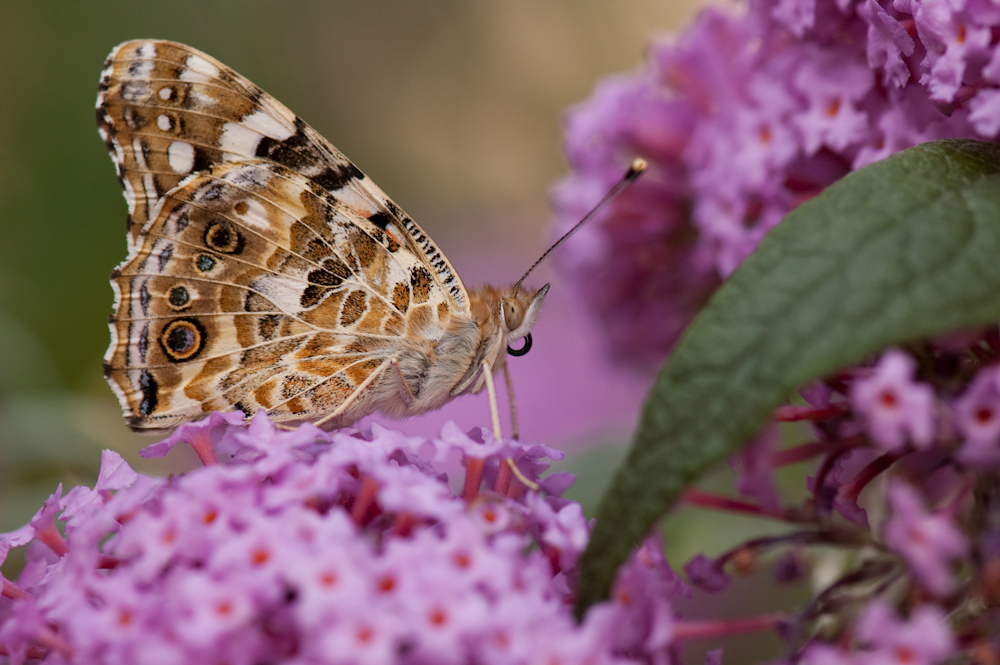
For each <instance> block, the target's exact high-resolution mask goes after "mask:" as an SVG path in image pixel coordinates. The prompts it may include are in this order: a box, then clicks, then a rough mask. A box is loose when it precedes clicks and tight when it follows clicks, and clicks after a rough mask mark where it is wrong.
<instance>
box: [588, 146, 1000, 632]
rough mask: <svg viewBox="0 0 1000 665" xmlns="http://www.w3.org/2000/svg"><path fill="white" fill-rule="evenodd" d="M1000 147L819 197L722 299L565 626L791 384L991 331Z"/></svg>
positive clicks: (656, 408) (664, 405) (941, 155)
mask: <svg viewBox="0 0 1000 665" xmlns="http://www.w3.org/2000/svg"><path fill="white" fill-rule="evenodd" d="M998 172H1000V146H997V145H993V144H987V143H977V142H973V141H938V142H934V143H926V144H923V145H920V146H917V147H915V148H911V149H909V150H904V151H902V152H900V153H898V154H896V155H894V156H892V157H890V158H889V159H886V160H884V161H882V162H878V163H875V164H871V165H870V166H867V167H865V168H864V169H861V170H860V171H857V172H855V173H853V174H851V175H848V176H846V177H845V178H843V179H842V180H840V181H838V182H837V183H835V184H833V185H831V186H830V187H828V188H827V189H826V190H825V191H824V192H823V193H822V194H820V195H819V196H818V197H816V198H815V199H813V200H811V201H809V202H807V203H804V204H802V205H801V206H800V207H799V208H798V209H796V210H795V211H794V212H792V213H791V214H789V215H788V216H787V217H786V218H785V219H784V221H782V223H781V224H780V225H778V226H777V227H776V228H775V229H774V230H772V231H771V232H770V233H769V234H768V235H767V237H765V238H764V240H763V241H762V242H761V243H760V246H759V247H758V249H757V251H756V252H754V254H753V255H752V256H750V257H749V258H748V259H747V260H746V261H745V262H744V263H743V265H742V266H740V268H739V269H738V270H737V271H736V272H735V273H733V274H732V276H731V277H730V278H729V279H728V280H727V281H726V282H725V283H724V284H723V285H722V286H721V287H720V288H719V289H718V291H717V292H716V293H715V295H714V296H713V297H712V299H711V300H710V302H709V303H708V305H707V306H706V307H705V309H704V310H703V311H702V312H701V313H700V314H699V315H698V317H697V318H695V320H694V321H693V322H692V323H691V325H690V326H689V327H688V329H687V330H686V331H685V333H684V335H683V336H682V338H681V340H680V341H679V342H678V344H677V346H676V347H675V349H674V351H673V353H672V354H671V356H670V358H669V360H668V361H667V364H666V365H665V366H664V367H663V369H662V370H661V372H660V375H659V377H658V378H657V381H656V384H655V386H654V387H653V390H652V392H651V393H650V395H649V397H648V399H647V401H646V404H645V407H644V409H643V413H642V418H641V421H640V424H639V429H638V432H637V433H636V437H635V441H634V442H633V445H632V448H631V450H630V451H629V454H628V456H627V458H626V460H625V462H624V465H623V466H621V467H620V468H619V469H618V472H617V474H616V475H615V478H614V480H613V481H612V483H611V487H610V489H609V490H608V492H607V493H606V494H605V495H604V497H603V499H602V501H601V505H600V507H599V508H598V513H597V528H596V530H595V531H594V534H593V537H592V538H591V541H590V546H589V547H588V549H587V551H586V552H585V553H584V556H583V560H582V562H581V566H582V576H581V581H580V590H579V600H578V605H577V612H578V613H579V614H580V615H582V614H583V612H584V611H585V610H586V608H587V607H589V606H590V605H591V604H593V603H594V602H596V601H598V600H601V599H603V598H606V597H607V595H608V592H609V590H610V588H611V583H612V581H613V579H614V574H615V570H616V569H617V567H618V566H619V565H620V564H621V563H622V561H624V560H625V558H626V557H627V556H628V554H629V553H630V552H631V551H632V548H633V547H634V545H635V544H636V543H638V542H640V541H641V540H642V539H643V538H644V537H645V536H646V535H647V534H648V533H649V531H650V529H651V527H652V525H653V523H654V522H655V521H656V519H657V518H658V517H660V516H661V515H663V514H664V513H665V512H666V511H667V509H668V508H669V507H670V506H671V504H672V503H673V502H674V501H675V500H676V498H677V497H678V495H679V494H680V493H681V492H682V491H683V489H684V488H685V486H686V485H688V484H689V483H690V482H691V481H692V480H694V479H695V478H696V477H698V475H699V474H701V473H702V472H704V471H705V470H706V469H707V468H709V467H711V466H712V465H714V464H716V463H718V462H719V461H720V460H722V459H724V458H726V457H727V456H729V455H731V454H732V453H733V452H735V451H736V450H737V449H738V448H739V447H740V446H741V445H742V444H743V443H744V442H746V441H747V440H748V439H749V438H751V437H752V436H754V435H755V434H756V433H757V432H758V431H759V430H760V429H761V428H762V427H763V426H764V425H765V424H766V423H767V421H768V419H769V416H770V414H771V412H772V410H773V409H774V408H775V407H776V406H778V405H779V404H781V403H782V401H783V400H785V399H787V397H788V396H789V395H790V394H791V393H792V391H794V390H795V389H796V388H798V387H799V386H802V385H803V384H805V383H806V382H808V381H810V380H812V379H816V378H819V377H823V376H826V375H828V374H830V373H831V372H833V371H834V370H836V369H838V368H840V367H843V366H845V365H850V364H852V363H857V362H858V361H860V360H862V359H863V358H864V357H865V356H867V355H869V354H871V353H874V352H877V351H879V350H881V349H884V348H885V347H887V346H890V345H892V344H898V343H902V342H906V341H908V340H912V339H915V338H919V337H926V336H930V335H936V334H940V333H944V332H948V331H951V330H955V329H959V328H967V327H972V326H977V325H985V324H989V323H992V322H996V321H997V320H998V319H1000V175H998Z"/></svg>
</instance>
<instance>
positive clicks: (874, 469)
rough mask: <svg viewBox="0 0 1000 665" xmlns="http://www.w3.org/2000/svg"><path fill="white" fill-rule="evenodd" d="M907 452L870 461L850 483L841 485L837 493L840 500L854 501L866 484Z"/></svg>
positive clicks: (894, 453)
mask: <svg viewBox="0 0 1000 665" xmlns="http://www.w3.org/2000/svg"><path fill="white" fill-rule="evenodd" d="M906 452H907V451H902V452H893V453H886V454H885V455H882V456H881V457H878V458H876V459H874V460H872V462H871V463H869V464H868V466H866V467H865V468H863V469H862V470H861V472H860V473H859V474H858V475H857V476H856V477H855V478H854V480H852V481H851V482H850V483H848V484H846V485H843V486H842V487H841V488H840V491H839V492H838V493H839V494H840V496H841V497H842V498H845V499H851V500H855V499H857V498H858V495H859V494H861V490H863V489H864V488H865V487H867V486H868V483H870V482H871V481H873V480H875V478H877V477H878V476H879V475H880V474H882V472H884V471H885V470H887V469H888V468H889V467H890V466H892V465H893V464H895V463H896V461H897V460H898V459H899V458H901V457H903V456H904V455H906Z"/></svg>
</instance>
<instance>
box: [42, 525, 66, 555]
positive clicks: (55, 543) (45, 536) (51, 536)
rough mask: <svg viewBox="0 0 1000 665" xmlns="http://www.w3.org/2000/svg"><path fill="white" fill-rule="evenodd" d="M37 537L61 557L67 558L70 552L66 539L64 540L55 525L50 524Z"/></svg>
mask: <svg viewBox="0 0 1000 665" xmlns="http://www.w3.org/2000/svg"><path fill="white" fill-rule="evenodd" d="M36 537H37V538H38V540H40V541H42V542H43V543H45V544H46V545H47V546H48V548H49V549H50V550H52V551H53V552H55V553H56V554H57V555H59V556H66V552H68V551H69V546H68V545H67V544H66V539H65V538H63V536H62V534H61V533H59V529H57V528H56V527H55V525H54V524H50V525H49V526H47V527H45V528H44V529H39V530H38V533H37V535H36Z"/></svg>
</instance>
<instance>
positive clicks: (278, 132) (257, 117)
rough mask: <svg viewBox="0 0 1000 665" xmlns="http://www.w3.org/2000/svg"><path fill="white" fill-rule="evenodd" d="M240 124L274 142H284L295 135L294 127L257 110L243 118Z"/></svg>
mask: <svg viewBox="0 0 1000 665" xmlns="http://www.w3.org/2000/svg"><path fill="white" fill-rule="evenodd" d="M240 124H241V125H243V126H244V127H246V128H248V129H252V130H254V131H255V132H257V133H259V134H263V135H264V136H269V137H271V138H272V139H274V140H275V141H284V140H285V139H287V138H291V137H292V136H293V135H294V134H295V125H293V124H292V123H290V122H287V121H285V120H283V119H281V118H276V117H274V116H273V115H271V114H270V113H267V112H265V111H263V110H257V111H254V112H253V113H251V114H250V115H247V116H244V117H243V119H242V120H240Z"/></svg>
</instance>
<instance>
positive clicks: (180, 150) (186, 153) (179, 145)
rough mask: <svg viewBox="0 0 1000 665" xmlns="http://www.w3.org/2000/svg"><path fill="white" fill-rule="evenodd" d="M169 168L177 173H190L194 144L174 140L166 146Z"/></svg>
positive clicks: (192, 166)
mask: <svg viewBox="0 0 1000 665" xmlns="http://www.w3.org/2000/svg"><path fill="white" fill-rule="evenodd" d="M167 160H168V161H169V162H170V168H172V169H173V170H174V171H176V172H177V173H190V172H191V169H193V168H194V146H192V145H191V144H190V143H185V142H184V141H174V142H173V143H171V144H170V147H169V148H167Z"/></svg>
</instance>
